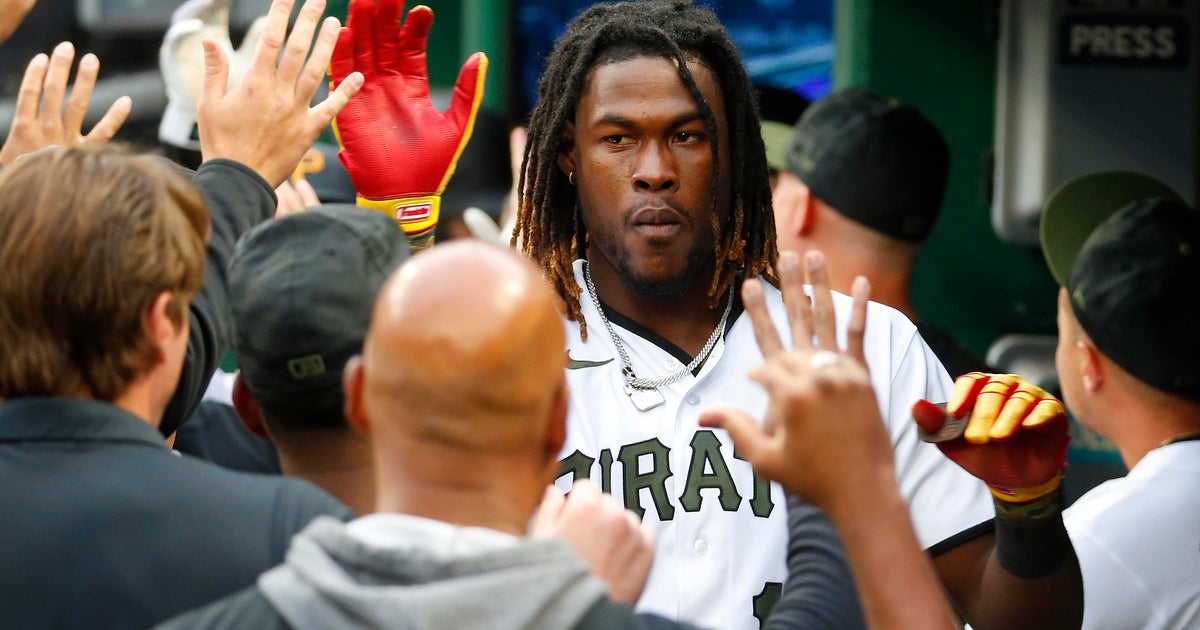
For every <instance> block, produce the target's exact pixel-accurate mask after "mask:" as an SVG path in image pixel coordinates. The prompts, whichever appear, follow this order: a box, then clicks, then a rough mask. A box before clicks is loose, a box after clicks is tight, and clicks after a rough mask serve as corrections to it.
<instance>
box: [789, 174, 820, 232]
mask: <svg viewBox="0 0 1200 630" xmlns="http://www.w3.org/2000/svg"><path fill="white" fill-rule="evenodd" d="M796 183H797V184H799V186H800V189H799V190H798V191H797V194H796V212H795V213H793V215H792V216H793V219H792V220H793V225H792V226H790V227H791V229H792V233H793V234H797V235H800V236H805V235H807V234H809V233H811V232H812V230H813V226H815V225H816V222H817V208H816V198H815V197H813V194H812V190H810V189H809V187H808V186H807V185H805V183H804V182H802V181H800V178H798V177H797V178H796Z"/></svg>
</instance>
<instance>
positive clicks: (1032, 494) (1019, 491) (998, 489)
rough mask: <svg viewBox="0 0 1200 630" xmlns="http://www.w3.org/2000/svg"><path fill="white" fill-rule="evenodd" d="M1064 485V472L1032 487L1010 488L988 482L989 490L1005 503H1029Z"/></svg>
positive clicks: (994, 496)
mask: <svg viewBox="0 0 1200 630" xmlns="http://www.w3.org/2000/svg"><path fill="white" fill-rule="evenodd" d="M1061 485H1062V474H1061V473H1059V474H1057V475H1054V476H1053V477H1051V478H1050V481H1047V482H1046V483H1043V484H1041V485H1039V486H1034V487H1032V488H1009V487H1007V486H1000V485H993V484H990V483H989V484H988V490H990V491H991V492H992V497H993V498H994V499H996V500H997V501H998V502H1004V503H1028V502H1030V501H1033V500H1034V499H1038V498H1041V497H1044V496H1046V495H1047V494H1050V493H1051V492H1053V491H1054V490H1056V489H1058V487H1059V486H1061Z"/></svg>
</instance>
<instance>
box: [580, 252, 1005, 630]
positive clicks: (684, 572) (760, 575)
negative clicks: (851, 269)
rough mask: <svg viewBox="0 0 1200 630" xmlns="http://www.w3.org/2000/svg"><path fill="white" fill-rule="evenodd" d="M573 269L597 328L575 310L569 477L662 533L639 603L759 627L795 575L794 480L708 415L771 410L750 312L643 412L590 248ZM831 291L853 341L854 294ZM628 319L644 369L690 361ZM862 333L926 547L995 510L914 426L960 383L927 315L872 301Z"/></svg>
mask: <svg viewBox="0 0 1200 630" xmlns="http://www.w3.org/2000/svg"><path fill="white" fill-rule="evenodd" d="M574 268H575V279H576V282H578V283H579V285H580V286H581V287H583V291H584V295H583V296H582V298H583V299H581V300H580V302H581V307H582V313H583V317H584V319H585V320H586V321H587V329H588V340H587V342H583V341H581V340H580V335H579V325H578V324H577V323H575V322H567V348H568V370H567V380H568V382H569V383H570V387H571V403H570V412H569V415H568V419H567V441H566V445H565V446H564V448H563V451H562V457H561V459H562V464H563V469H564V473H563V475H562V476H560V477H559V479H558V482H557V483H558V485H559V487H560V488H562V489H563V490H564V491H565V490H569V489H570V486H571V484H572V483H573V481H574V480H575V479H576V478H583V477H590V478H591V479H593V480H595V481H598V482H599V483H600V485H601V486H602V487H603V488H604V489H605V490H606V491H609V492H611V493H612V494H613V495H614V496H616V497H618V498H622V499H623V500H624V503H625V507H627V508H629V509H631V510H634V511H635V512H638V513H639V514H642V520H643V522H644V523H645V524H646V525H647V526H648V527H649V528H650V529H651V530H652V531H653V532H654V535H655V537H656V542H657V550H656V556H655V559H654V568H653V570H652V571H651V574H650V580H649V582H648V584H647V585H646V590H645V591H644V593H643V595H642V598H641V600H640V601H639V602H638V609H639V610H644V611H651V612H655V613H658V614H661V615H665V616H667V617H671V618H676V619H681V620H686V621H689V622H691V623H695V624H698V625H701V626H707V627H713V628H747V629H749V628H758V627H759V623H760V621H761V620H762V619H764V618H765V616H766V615H765V612H766V611H767V610H769V608H770V606H771V605H773V603H774V601H775V600H776V599H777V598H778V595H779V591H780V586H781V585H782V583H783V581H784V578H785V577H786V576H787V569H786V566H785V561H786V544H787V536H788V533H787V514H786V503H785V500H784V492H783V489H782V488H781V487H780V486H778V485H777V484H774V483H768V482H767V481H766V480H763V479H760V478H758V477H756V476H755V475H754V471H753V469H752V468H751V466H750V464H749V463H748V462H746V461H744V460H741V459H739V458H738V455H737V454H735V453H734V451H733V442H732V440H731V439H730V438H729V436H728V434H726V433H725V432H724V431H721V430H713V429H708V428H703V427H700V426H699V424H698V418H699V416H700V413H701V412H702V411H703V410H704V409H706V408H708V407H710V406H713V405H718V404H724V405H733V406H736V407H740V408H742V409H744V410H746V411H747V412H749V413H750V414H751V415H752V416H754V417H756V418H759V419H761V418H762V415H763V413H764V412H765V410H766V405H767V396H766V393H765V392H764V391H763V390H762V388H761V387H760V386H759V385H758V384H756V383H753V382H751V381H750V380H749V379H748V378H747V376H746V373H747V371H748V370H749V369H750V368H751V367H752V366H754V365H757V364H759V363H761V362H762V360H763V358H762V353H761V352H760V351H759V349H758V344H757V343H756V341H755V339H754V331H753V329H752V328H751V323H750V317H749V315H748V314H746V313H744V312H743V313H742V314H741V315H740V316H739V317H738V318H737V320H736V321H734V323H733V324H732V326H731V327H729V328H728V332H727V333H726V335H725V337H724V340H723V342H719V343H718V344H717V346H716V347H715V349H714V350H713V351H712V354H711V355H710V356H709V358H708V360H707V361H706V362H705V363H704V365H703V367H702V368H701V369H700V372H699V373H698V374H697V375H695V376H693V375H692V374H690V373H689V374H687V375H685V376H684V377H683V378H682V379H681V380H679V381H677V382H675V383H673V384H671V385H667V386H664V387H662V388H661V392H662V394H663V396H664V397H665V398H666V402H665V404H662V405H660V406H658V407H655V408H653V409H650V410H648V411H645V412H643V411H639V410H638V409H637V408H636V407H634V405H633V403H632V402H631V400H630V398H629V396H628V395H626V393H625V391H624V387H625V380H624V377H623V376H622V374H621V367H622V364H621V359H620V356H619V355H618V354H617V352H616V349H615V346H614V345H613V342H612V339H611V337H610V336H609V334H608V331H607V330H605V327H604V323H603V321H601V319H600V315H599V313H598V312H597V310H596V307H595V305H594V304H593V303H592V301H591V300H590V299H589V298H588V296H587V288H586V285H585V284H584V281H583V272H582V261H576V262H575V267H574ZM763 290H764V293H765V296H766V300H767V304H768V307H769V310H770V313H771V316H772V318H773V319H774V320H775V323H776V326H777V327H778V329H779V331H780V335H781V337H782V338H784V339H785V340H789V339H790V332H788V331H790V328H789V327H788V324H787V315H786V312H785V311H784V307H783V297H782V295H781V293H780V292H779V291H778V290H777V289H775V288H773V287H771V286H769V285H766V284H765V283H764V286H763ZM833 297H834V307H835V312H836V315H837V322H838V336H839V343H841V344H843V345H844V344H845V334H846V330H845V329H846V318H847V317H848V315H849V309H850V303H851V300H850V298H849V297H847V296H845V295H841V294H838V293H835V294H834V296H833ZM611 316H612V314H611V313H610V317H611ZM619 319H621V318H619V317H618V320H619ZM626 324H627V325H626V326H622V325H621V324H620V323H618V321H613V330H614V331H615V332H616V334H617V335H618V336H619V337H620V339H621V343H622V344H623V345H624V346H625V350H626V352H627V353H628V354H629V358H630V360H631V361H632V363H633V368H634V372H635V373H636V374H637V375H638V376H639V377H642V378H651V379H654V378H661V377H663V376H666V375H668V374H671V373H673V372H675V371H676V370H678V369H680V368H681V367H683V365H684V364H683V363H681V362H680V360H679V359H678V358H676V357H675V356H672V353H671V352H669V351H668V350H665V349H664V347H663V346H660V345H659V344H660V343H661V344H663V345H664V346H667V347H673V346H671V344H669V343H668V342H666V341H665V340H662V339H661V338H659V337H658V336H657V335H655V334H654V333H652V332H649V331H647V330H644V329H640V327H637V326H636V325H633V324H632V323H629V322H626ZM631 329H637V330H631ZM865 334H866V336H865V340H864V345H865V348H866V354H867V363H868V365H869V367H870V370H871V380H872V382H873V383H874V387H875V393H876V396H877V397H878V398H879V405H880V410H881V411H882V412H883V417H884V419H885V422H886V423H887V425H888V430H889V433H890V434H891V438H892V447H893V448H894V450H895V466H896V474H897V477H898V479H897V480H898V482H899V486H900V491H901V494H903V495H904V497H905V498H906V500H907V501H908V504H909V509H910V513H911V515H912V519H913V523H914V525H915V529H916V532H917V536H918V538H919V540H920V541H921V544H922V545H923V546H925V547H927V548H928V547H930V546H932V545H934V544H936V543H938V542H940V541H942V540H944V539H946V538H949V537H950V536H953V535H954V534H957V533H959V532H961V531H963V530H966V529H969V528H971V527H973V526H975V525H978V524H979V523H982V522H985V521H987V520H989V519H991V518H993V517H994V516H995V513H994V511H993V508H992V501H991V498H990V495H989V494H988V492H987V490H986V488H985V486H984V485H983V484H982V482H980V481H978V480H977V479H975V478H974V477H972V476H970V475H969V474H967V473H966V472H965V471H963V470H962V469H961V468H959V467H958V466H957V465H955V464H954V463H953V462H951V461H950V460H949V459H947V458H945V457H944V456H943V455H942V454H941V452H940V451H938V450H937V448H936V447H935V446H933V445H930V444H925V443H924V442H922V441H921V440H920V438H919V437H918V436H917V433H916V429H915V427H914V424H913V421H912V416H911V413H910V410H911V406H912V404H913V403H914V402H916V401H917V399H920V398H925V399H928V400H933V401H942V400H947V399H948V397H949V392H950V391H951V387H952V382H951V381H950V377H949V376H948V375H947V374H946V371H945V370H944V369H943V368H942V366H941V364H940V363H939V362H938V361H937V359H936V358H935V357H934V355H933V353H932V352H931V351H930V350H929V349H928V348H927V347H926V346H925V343H924V342H923V341H922V340H921V337H920V335H918V334H917V331H916V327H915V326H913V324H912V323H911V322H909V321H908V320H907V319H906V318H905V317H904V316H903V315H901V314H900V313H899V312H898V311H896V310H894V309H891V308H889V307H887V306H883V305H881V304H876V303H871V304H870V305H869V307H868V311H867V330H866V333H865ZM656 340H657V341H658V343H656ZM785 342H786V341H785ZM833 420H834V421H836V419H833ZM850 437H852V436H850Z"/></svg>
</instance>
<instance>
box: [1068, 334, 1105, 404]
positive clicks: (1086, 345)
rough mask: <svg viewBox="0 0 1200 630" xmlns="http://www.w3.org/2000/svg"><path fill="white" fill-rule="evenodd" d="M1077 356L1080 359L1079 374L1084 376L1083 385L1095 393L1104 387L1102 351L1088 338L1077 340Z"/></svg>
mask: <svg viewBox="0 0 1200 630" xmlns="http://www.w3.org/2000/svg"><path fill="white" fill-rule="evenodd" d="M1075 357H1076V360H1077V361H1079V374H1080V375H1081V376H1082V378H1083V387H1084V389H1085V390H1087V392H1088V393H1089V394H1095V393H1096V392H1099V391H1100V388H1102V387H1104V380H1105V374H1104V363H1103V361H1101V357H1100V351H1099V350H1098V349H1096V346H1094V345H1092V343H1091V342H1090V341H1088V340H1086V339H1080V340H1079V341H1076V342H1075Z"/></svg>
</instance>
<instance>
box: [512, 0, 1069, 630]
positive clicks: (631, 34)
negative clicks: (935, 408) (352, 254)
mask: <svg viewBox="0 0 1200 630" xmlns="http://www.w3.org/2000/svg"><path fill="white" fill-rule="evenodd" d="M519 192H520V200H519V210H518V219H517V230H516V235H515V237H514V239H513V241H514V243H516V242H518V241H519V242H521V244H522V245H521V246H522V248H523V251H524V252H525V253H526V254H527V255H529V256H530V257H532V258H533V259H534V260H535V261H536V262H537V263H538V264H539V265H540V266H541V267H542V269H543V271H544V273H545V274H546V277H547V279H548V281H549V282H550V283H551V285H552V286H553V287H554V288H555V289H556V290H557V292H558V294H559V296H560V298H561V299H562V302H563V305H564V309H565V312H566V316H567V320H568V321H567V333H568V334H567V337H568V340H567V347H568V352H567V357H566V359H567V363H568V365H567V368H568V381H569V383H570V386H571V390H572V392H573V396H572V399H571V407H570V415H569V420H568V431H567V442H566V445H565V447H564V449H563V451H562V476H561V477H560V478H559V481H558V483H559V484H560V487H562V488H563V489H564V490H565V489H568V488H569V487H570V485H571V483H572V482H573V481H574V480H575V479H578V478H585V477H590V478H592V479H595V480H598V481H599V483H600V484H601V486H602V487H603V488H604V489H605V490H606V491H609V492H611V493H612V494H614V495H616V496H618V497H622V498H623V500H624V502H625V506H626V507H627V508H628V509H631V510H633V511H635V512H636V513H638V514H639V515H641V516H642V518H643V522H644V523H645V524H646V525H647V526H649V527H650V528H651V529H653V530H654V533H655V535H656V537H657V556H656V558H655V566H654V569H653V572H652V574H651V576H650V581H649V584H648V585H647V588H646V591H645V594H644V595H643V597H642V599H641V601H640V608H642V609H644V610H651V611H655V612H658V613H661V614H664V615H666V616H669V617H674V618H683V619H687V620H691V621H695V622H698V623H700V624H702V625H706V626H713V627H720V628H752V627H758V625H759V624H760V623H761V622H762V621H763V620H764V619H765V618H766V615H767V613H768V612H769V610H770V608H771V606H772V604H773V603H774V601H775V600H776V599H777V598H778V595H779V592H780V588H781V587H780V584H781V582H782V581H783V579H784V577H785V575H787V574H786V571H785V566H784V558H785V551H784V549H785V543H786V541H787V531H786V519H787V517H786V514H785V512H786V509H785V497H784V494H783V491H782V490H781V489H780V488H779V487H778V486H777V485H774V484H769V483H768V482H767V481H766V480H764V479H761V478H759V477H757V476H756V475H755V474H754V471H753V470H752V467H751V465H750V464H749V463H748V462H746V461H744V460H743V459H741V457H740V456H739V454H738V453H736V452H735V451H734V448H733V444H732V441H731V440H730V439H729V437H728V435H727V434H726V433H725V432H724V431H721V430H719V429H716V430H715V429H710V428H706V427H702V426H701V425H700V424H699V417H700V415H701V413H702V411H703V410H705V409H706V408H709V407H712V406H714V405H727V406H733V407H738V408H741V409H743V410H746V411H748V412H749V413H750V414H751V415H753V416H754V417H762V414H763V410H764V409H765V408H766V404H767V397H766V395H765V393H764V392H763V391H762V389H761V388H759V387H758V386H757V385H755V384H753V383H752V381H751V380H750V379H749V378H748V377H747V371H748V370H749V369H750V368H751V367H752V366H754V365H757V364H758V363H760V362H761V361H762V360H763V355H762V353H761V352H760V350H759V349H758V347H757V345H756V343H755V337H754V330H753V326H752V322H751V321H750V318H749V317H746V316H743V314H744V309H743V300H745V302H746V303H748V304H753V303H755V302H756V301H758V300H763V301H765V303H766V305H767V308H768V309H769V311H770V313H771V314H772V317H773V318H774V321H775V324H776V326H777V327H779V329H780V330H785V329H786V326H787V321H788V320H787V313H788V312H789V311H790V312H798V309H799V306H798V304H797V302H803V300H804V298H803V297H802V296H788V299H787V300H785V299H784V296H783V295H782V294H781V293H780V292H779V290H778V289H777V288H776V287H777V286H778V281H777V279H776V276H775V273H774V271H773V270H774V269H775V264H776V258H777V252H776V248H775V226H774V222H773V217H772V213H771V205H770V204H771V201H770V200H771V193H770V190H769V187H768V171H767V163H766V158H765V155H764V149H763V144H762V139H761V135H760V133H759V123H758V116H757V112H756V105H755V102H754V97H753V90H752V88H751V84H750V82H749V80H748V78H747V76H746V73H745V70H744V68H743V66H742V64H741V61H740V60H739V57H738V53H737V51H736V49H735V48H734V46H733V44H732V43H731V41H730V39H729V37H728V35H727V33H726V32H725V30H724V28H723V27H722V26H721V24H720V23H719V22H718V21H717V19H716V17H715V16H714V15H713V14H712V13H711V12H710V11H708V10H706V9H701V8H695V7H691V6H690V4H689V3H688V2H686V0H674V1H652V2H638V3H621V4H602V5H596V6H593V7H591V8H590V9H588V10H586V11H584V12H583V13H581V14H580V15H579V16H577V17H576V18H575V19H574V20H573V21H572V23H571V24H570V25H569V26H568V28H567V30H566V32H565V33H564V34H563V36H562V37H561V38H560V39H559V41H558V42H557V44H556V46H555V49H554V51H553V52H552V53H551V55H550V56H549V58H548V59H547V62H546V67H545V70H544V73H543V75H542V77H541V80H540V84H539V99H538V105H537V107H536V108H535V110H534V112H533V115H532V118H531V121H530V125H529V141H528V144H527V146H526V150H525V164H524V168H523V169H522V175H521V182H520V185H519ZM780 260H781V262H783V263H784V264H785V265H799V264H800V262H799V258H798V257H796V256H794V255H789V256H784V257H782V258H781V259H780ZM808 262H809V263H815V266H814V267H813V269H812V271H813V272H814V273H817V274H824V273H825V271H824V269H823V268H822V267H821V265H820V257H819V255H818V256H817V258H816V259H815V260H809V261H808ZM790 268H794V267H785V269H790ZM756 277H758V278H762V279H763V280H764V282H763V283H761V284H760V283H750V284H749V285H748V286H751V287H760V286H761V289H751V290H749V291H747V292H746V293H745V294H741V292H740V287H741V284H742V280H743V279H747V278H756ZM860 290H863V291H866V290H867V287H866V286H865V282H864V283H861V289H860ZM849 305H850V298H849V297H847V296H842V295H840V294H839V295H835V301H834V307H835V312H836V318H837V320H838V322H837V326H838V336H839V340H840V342H841V343H845V332H846V330H845V329H846V318H847V315H848V311H849ZM867 321H869V322H870V325H869V326H868V327H867V331H866V336H865V347H866V359H867V363H868V364H869V367H870V370H871V378H872V381H873V384H874V388H875V392H876V394H877V396H878V400H879V406H880V409H881V412H882V416H883V418H884V420H885V422H886V423H887V425H888V429H889V434H890V436H891V439H892V446H893V449H894V456H895V468H896V471H897V475H898V481H899V486H900V489H901V492H902V493H903V494H904V495H905V499H906V500H907V501H908V504H909V509H910V514H911V517H912V520H913V522H914V525H915V529H916V532H917V535H918V537H919V539H920V541H921V544H922V545H923V546H924V547H925V548H926V549H927V550H928V551H929V553H930V554H931V555H932V556H933V558H934V564H935V566H936V568H937V570H938V572H939V574H940V577H941V579H942V583H943V585H944V586H945V587H946V589H947V592H948V594H949V595H950V596H951V598H952V600H953V602H954V603H955V605H956V606H957V608H958V611H959V613H960V614H961V615H963V616H964V618H965V619H966V620H968V621H969V622H970V623H971V624H973V625H974V627H975V628H977V629H979V628H985V627H1001V626H1003V627H1031V626H1032V625H1046V624H1049V625H1054V624H1057V623H1059V622H1062V623H1063V624H1064V625H1070V624H1071V623H1075V624H1077V623H1078V613H1079V609H1080V606H1081V604H1080V602H1081V600H1082V594H1081V588H1080V586H1079V578H1078V567H1077V565H1076V564H1075V562H1074V556H1073V555H1072V554H1065V555H1064V554H1059V555H1056V556H1054V557H1053V558H1054V559H1053V561H1052V562H1048V563H1044V564H1048V565H1049V566H1034V567H1032V568H1029V567H1026V566H1025V565H1021V566H1022V567H1024V568H1028V569H1029V570H1027V571H1026V570H1024V569H1022V570H1018V571H1015V573H1017V574H1016V575H1014V569H1012V567H1013V566H1015V565H1014V563H1012V562H1007V563H1006V562H1005V560H1004V558H1003V557H1000V558H997V552H996V546H995V544H994V541H995V540H996V538H997V537H996V535H995V534H994V533H993V531H994V530H999V529H1000V527H1001V526H1000V525H999V524H996V525H993V518H994V516H995V512H994V510H993V505H992V500H990V497H989V494H988V489H987V487H986V486H985V485H984V484H983V483H980V481H979V480H978V479H975V478H974V477H972V476H971V474H968V473H967V472H965V471H964V470H963V469H961V468H959V467H957V466H955V465H954V464H953V463H952V462H951V461H950V460H949V459H946V458H944V457H943V456H942V455H941V454H940V453H939V452H938V449H937V448H934V447H933V446H931V445H928V444H925V443H923V442H922V441H921V439H920V437H919V436H918V433H917V431H916V429H915V428H914V426H913V422H912V419H911V417H910V405H912V404H913V403H914V402H915V401H917V400H918V399H927V400H947V399H950V398H951V381H950V379H949V378H948V376H947V375H946V373H945V370H944V369H943V368H942V367H941V364H940V363H938V361H937V359H936V358H935V357H934V355H933V354H932V353H931V352H930V350H929V349H928V348H927V347H926V345H925V344H924V342H923V341H922V340H921V338H920V336H919V335H918V334H917V332H916V329H915V328H914V326H913V325H912V324H911V323H910V322H909V321H908V320H907V319H905V318H904V317H903V316H902V315H900V314H899V313H898V312H897V311H894V310H892V309H889V308H887V307H884V306H882V305H878V304H871V305H870V307H869V310H868V318H867ZM966 411H969V409H966ZM1055 426H1058V425H1055ZM1063 431H1064V435H1065V428H1063ZM1006 437H1009V436H1006ZM847 439H854V436H847ZM1062 444H1063V445H1064V446H1063V448H1062V451H1063V453H1065V438H1064V440H1063V441H1062ZM989 448H994V449H998V450H999V451H1001V452H1002V451H1003V449H1004V446H1003V445H1002V444H1001V443H998V442H993V443H991V444H990V445H989ZM991 452H993V451H988V453H991ZM997 459H999V457H997ZM1059 468H1060V469H1061V460H1059ZM971 472H972V474H975V475H976V476H978V477H980V478H981V479H983V480H984V481H987V480H988V479H989V478H988V473H989V468H988V465H987V461H985V462H984V464H983V465H982V466H979V467H976V468H975V469H972V471H971ZM1059 526H1060V528H1061V523H1060V524H1059ZM999 538H1000V539H1001V540H1002V541H1008V542H1007V543H1005V544H1007V545H1008V546H1010V547H1016V548H1019V547H1021V545H1022V544H1023V543H1021V542H1020V539H1017V542H1013V540H1014V539H1013V537H1011V536H1010V537H1007V538H1006V537H1005V536H1000V537H999ZM1063 538H1065V536H1064V537H1063ZM1066 546H1067V549H1068V550H1069V543H1067V544H1066ZM999 555H1000V556H1003V555H1004V554H999ZM1065 558H1066V559H1065ZM1068 559H1069V561H1068ZM1017 564H1020V563H1017Z"/></svg>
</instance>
